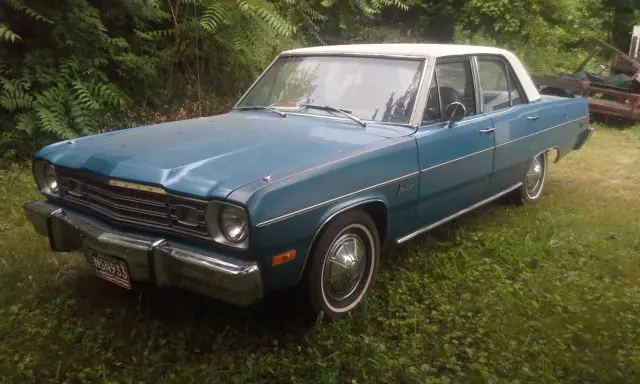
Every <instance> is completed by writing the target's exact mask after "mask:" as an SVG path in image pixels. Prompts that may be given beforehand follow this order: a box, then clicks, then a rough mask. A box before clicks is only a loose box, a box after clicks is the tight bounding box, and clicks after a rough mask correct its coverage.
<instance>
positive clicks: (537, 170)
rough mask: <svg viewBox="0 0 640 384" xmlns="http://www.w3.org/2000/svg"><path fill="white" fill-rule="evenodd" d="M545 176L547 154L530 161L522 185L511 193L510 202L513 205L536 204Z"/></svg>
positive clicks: (540, 194)
mask: <svg viewBox="0 0 640 384" xmlns="http://www.w3.org/2000/svg"><path fill="white" fill-rule="evenodd" d="M546 176H547V153H546V152H543V153H541V154H539V155H537V156H536V157H534V158H533V159H532V160H531V163H530V164H529V166H528V167H527V172H526V173H525V175H524V179H523V180H522V185H521V186H520V187H519V188H518V189H516V190H515V191H513V193H512V194H511V195H510V200H511V201H512V202H513V203H515V204H530V203H536V202H538V201H539V200H540V197H541V196H542V190H543V189H544V182H545V180H546Z"/></svg>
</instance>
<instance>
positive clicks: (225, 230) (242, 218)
mask: <svg viewBox="0 0 640 384" xmlns="http://www.w3.org/2000/svg"><path fill="white" fill-rule="evenodd" d="M219 220H220V231H221V232H222V235H223V236H224V237H225V238H226V239H227V240H229V241H230V242H232V243H241V242H242V241H244V240H245V239H246V238H247V234H248V233H249V230H248V229H249V228H248V224H247V215H246V214H245V213H244V210H243V209H241V208H239V207H234V206H232V205H225V206H223V207H221V208H220V218H219Z"/></svg>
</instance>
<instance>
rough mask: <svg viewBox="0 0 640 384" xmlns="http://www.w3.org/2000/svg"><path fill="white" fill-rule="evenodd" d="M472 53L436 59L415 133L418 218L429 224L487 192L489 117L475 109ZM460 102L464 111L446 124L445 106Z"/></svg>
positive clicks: (490, 150) (490, 146) (490, 153)
mask: <svg viewBox="0 0 640 384" xmlns="http://www.w3.org/2000/svg"><path fill="white" fill-rule="evenodd" d="M472 64H473V62H472V60H471V58H468V57H459V58H454V59H446V60H438V61H437V62H436V65H435V71H434V74H433V79H432V80H431V85H430V90H429V95H428V99H427V106H426V108H425V112H424V117H423V122H422V126H421V127H420V129H419V130H418V132H417V133H416V140H417V145H418V157H419V161H420V168H421V172H420V198H419V204H418V218H419V220H420V222H421V223H422V224H423V225H429V224H431V223H434V222H437V221H439V220H441V219H443V218H446V217H448V216H451V215H453V214H455V213H457V212H459V211H461V210H463V209H465V208H467V207H469V206H471V205H473V204H475V203H477V202H479V201H481V200H483V199H485V198H486V197H487V196H488V192H489V182H490V177H491V172H492V169H493V148H494V141H493V134H492V124H491V120H490V119H489V118H487V117H485V116H482V115H479V114H478V113H477V112H478V109H479V108H478V100H477V96H476V95H477V92H476V90H477V88H478V87H477V83H476V82H475V81H474V76H473V70H472V68H473V66H472ZM453 102H461V103H462V104H463V105H464V106H465V109H466V116H465V117H464V118H463V119H462V120H460V121H458V122H456V123H455V124H454V125H453V126H448V123H447V121H446V120H447V116H445V111H446V109H447V106H448V105H449V104H451V103H453Z"/></svg>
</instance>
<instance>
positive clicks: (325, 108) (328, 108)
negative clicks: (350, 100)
mask: <svg viewBox="0 0 640 384" xmlns="http://www.w3.org/2000/svg"><path fill="white" fill-rule="evenodd" d="M303 108H313V109H320V110H322V111H329V112H337V113H340V114H342V115H344V116H346V117H348V118H350V119H351V120H353V121H355V122H356V123H358V124H360V126H362V127H366V126H367V123H365V122H364V121H362V120H360V119H359V118H357V117H355V116H353V115H352V114H351V111H347V110H345V109H340V108H336V107H332V106H329V105H317V104H301V105H300V108H299V109H303Z"/></svg>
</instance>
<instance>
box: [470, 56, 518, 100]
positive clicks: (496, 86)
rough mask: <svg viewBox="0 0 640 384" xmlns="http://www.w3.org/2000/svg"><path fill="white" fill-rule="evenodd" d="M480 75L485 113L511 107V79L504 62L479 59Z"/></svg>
mask: <svg viewBox="0 0 640 384" xmlns="http://www.w3.org/2000/svg"><path fill="white" fill-rule="evenodd" d="M478 74H479V76H480V87H481V89H482V102H483V105H484V111H485V112H492V111H497V110H500V109H504V108H509V107H511V95H510V90H509V78H508V75H507V69H506V67H505V65H504V62H503V61H502V60H492V59H478Z"/></svg>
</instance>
